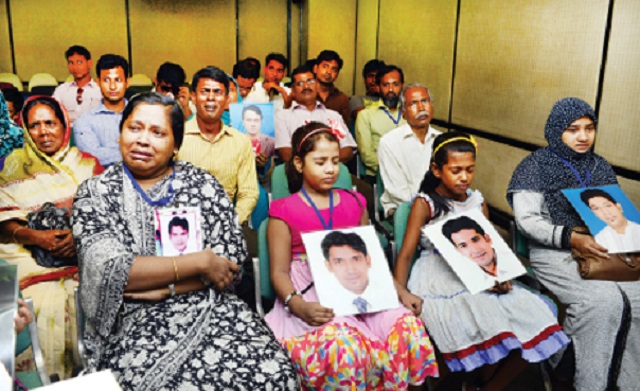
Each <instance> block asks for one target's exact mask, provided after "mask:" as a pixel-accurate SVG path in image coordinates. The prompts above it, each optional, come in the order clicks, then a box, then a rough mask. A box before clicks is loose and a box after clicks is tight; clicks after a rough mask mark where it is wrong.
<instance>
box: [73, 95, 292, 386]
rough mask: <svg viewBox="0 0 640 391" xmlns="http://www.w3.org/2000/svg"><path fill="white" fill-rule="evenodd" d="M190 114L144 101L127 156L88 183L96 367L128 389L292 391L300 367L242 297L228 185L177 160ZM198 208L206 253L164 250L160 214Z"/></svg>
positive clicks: (83, 250) (87, 298) (80, 227)
mask: <svg viewBox="0 0 640 391" xmlns="http://www.w3.org/2000/svg"><path fill="white" fill-rule="evenodd" d="M183 128H184V117H183V115H182V110H181V109H180V106H179V105H178V104H177V103H175V102H174V101H173V100H171V99H169V98H166V97H163V96H161V95H159V94H155V93H145V94H140V95H137V96H135V97H134V98H133V99H131V101H130V102H129V104H128V105H127V107H126V108H125V110H124V112H123V117H122V122H121V123H120V150H121V152H122V158H123V162H122V163H116V164H114V165H113V166H111V167H110V168H109V169H107V170H106V171H105V172H104V174H103V175H101V176H99V177H94V178H92V179H90V180H88V181H86V182H84V183H83V184H82V185H81V186H80V188H79V189H78V192H77V193H76V199H75V202H74V206H73V235H74V239H75V241H76V243H77V246H78V258H79V264H80V294H81V299H82V307H83V309H84V311H85V314H86V317H87V325H86V326H87V327H86V328H87V332H86V335H85V339H86V342H87V348H88V350H89V354H90V357H89V369H90V370H102V369H111V370H112V371H113V372H114V374H115V375H116V377H117V378H118V382H119V383H120V385H121V386H122V387H123V389H126V390H215V389H234V390H257V389H273V390H293V389H298V388H299V385H298V380H297V377H296V372H295V370H294V369H293V367H292V364H291V362H290V360H289V358H288V357H287V355H286V353H285V352H284V351H283V350H282V348H281V347H280V345H279V344H278V343H277V342H276V340H275V339H274V337H273V335H272V333H271V331H270V330H269V328H268V327H267V326H266V324H265V323H264V321H263V320H262V319H261V318H260V317H259V316H258V315H257V314H255V313H254V312H252V311H251V310H250V309H249V308H248V307H247V305H246V304H245V303H244V302H243V301H241V300H240V299H239V298H238V297H237V296H236V295H234V294H233V293H232V288H233V286H234V285H235V283H237V282H238V281H239V278H240V273H239V271H240V268H241V265H242V262H243V261H244V260H245V258H246V256H247V254H246V249H245V244H244V240H243V237H242V230H241V228H240V226H239V225H238V223H237V217H236V215H235V212H234V210H233V205H232V203H231V202H230V201H229V199H228V197H227V195H226V193H225V192H224V190H223V188H222V186H221V185H220V184H219V183H218V181H217V180H216V179H215V178H214V177H212V176H211V175H209V174H208V173H206V172H205V171H204V170H201V169H198V168H196V167H194V166H192V165H191V164H188V163H184V162H179V161H176V162H174V161H173V156H174V154H175V152H177V150H178V149H179V148H180V145H181V143H182V136H183ZM184 207H198V208H200V213H201V216H202V218H201V227H200V229H201V234H202V239H203V243H204V250H200V251H197V252H193V253H190V254H185V255H180V256H176V257H168V256H157V255H156V232H155V228H154V218H155V211H156V210H158V209H163V208H184Z"/></svg>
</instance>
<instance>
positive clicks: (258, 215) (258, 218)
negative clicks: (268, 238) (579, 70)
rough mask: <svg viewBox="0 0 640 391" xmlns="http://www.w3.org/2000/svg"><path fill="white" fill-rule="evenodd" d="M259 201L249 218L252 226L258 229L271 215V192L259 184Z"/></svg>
mask: <svg viewBox="0 0 640 391" xmlns="http://www.w3.org/2000/svg"><path fill="white" fill-rule="evenodd" d="M258 191H259V194H258V203H257V204H256V207H255V208H254V209H253V212H252V213H251V217H250V218H249V223H250V228H252V229H256V228H258V227H260V224H262V222H263V221H264V219H266V218H267V216H269V194H268V193H267V191H266V190H265V189H264V188H263V187H262V186H260V184H258Z"/></svg>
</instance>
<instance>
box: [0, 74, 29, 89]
mask: <svg viewBox="0 0 640 391" xmlns="http://www.w3.org/2000/svg"><path fill="white" fill-rule="evenodd" d="M0 82H4V83H11V84H13V86H14V87H16V88H17V89H18V91H20V92H22V91H23V90H24V89H23V88H22V81H20V78H19V77H18V75H16V74H15V73H0Z"/></svg>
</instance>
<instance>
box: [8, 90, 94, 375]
mask: <svg viewBox="0 0 640 391" xmlns="http://www.w3.org/2000/svg"><path fill="white" fill-rule="evenodd" d="M22 120H23V121H22V122H23V124H25V125H24V147H23V148H18V149H14V150H13V151H12V152H11V153H10V154H9V155H8V156H7V157H6V158H2V159H0V170H1V171H0V233H1V234H2V244H0V258H3V259H5V260H6V261H7V262H9V263H11V264H14V265H17V266H18V277H19V279H20V288H21V289H22V291H23V295H24V296H25V297H31V298H33V301H34V305H35V309H36V314H37V315H38V335H39V339H40V344H41V346H42V348H43V351H44V357H45V364H46V369H47V373H49V374H58V375H59V376H60V377H61V378H65V377H67V376H69V375H70V374H71V369H72V364H71V363H72V359H73V357H72V351H73V350H72V346H74V345H75V343H74V340H75V336H76V331H75V322H73V321H71V320H70V319H74V316H75V306H74V304H73V303H74V301H73V289H74V288H75V287H76V286H77V285H78V283H77V281H76V280H75V279H74V278H73V277H74V276H75V275H76V273H77V267H61V268H47V267H43V266H40V265H38V264H37V263H36V260H35V258H34V257H33V255H32V252H31V251H30V249H29V247H28V246H31V247H38V248H40V249H43V250H45V251H48V252H50V253H51V255H52V256H54V257H58V258H72V257H74V256H75V255H76V252H75V246H74V242H73V237H72V235H71V231H70V230H69V229H66V230H34V229H30V228H28V227H27V215H28V214H29V213H31V212H37V211H38V210H40V209H41V207H42V206H43V204H44V203H46V202H51V203H53V204H54V205H55V206H57V207H59V208H66V209H68V210H69V211H70V210H71V204H72V201H73V197H74V195H75V192H76V190H77V188H78V186H79V185H80V183H81V182H82V181H84V180H86V179H87V178H90V177H92V176H93V175H96V174H99V173H101V172H102V170H103V169H102V166H100V163H99V162H98V160H97V159H96V158H94V157H93V156H91V155H89V154H86V153H83V152H81V151H79V150H78V149H77V148H75V147H71V146H70V145H69V139H70V137H71V128H70V126H69V121H68V117H67V114H66V111H65V109H64V107H63V106H62V105H61V104H60V103H59V102H58V101H56V100H55V99H53V98H51V97H47V96H33V97H31V98H30V99H29V100H27V102H26V103H25V106H24V109H23V111H22ZM17 362H18V363H19V365H18V369H19V370H23V369H25V370H26V369H29V368H30V367H31V366H32V365H33V363H32V359H31V358H29V357H27V356H25V357H18V360H17Z"/></svg>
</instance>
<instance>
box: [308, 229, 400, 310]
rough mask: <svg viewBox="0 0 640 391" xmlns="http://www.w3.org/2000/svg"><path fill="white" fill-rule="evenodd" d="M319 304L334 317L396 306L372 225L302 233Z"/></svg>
mask: <svg viewBox="0 0 640 391" xmlns="http://www.w3.org/2000/svg"><path fill="white" fill-rule="evenodd" d="M302 241H303V242H304V246H305V249H306V251H307V257H308V261H309V266H310V267H311V274H312V275H313V282H314V284H315V288H316V292H317V293H318V299H319V300H320V304H322V305H323V306H325V307H328V308H332V309H333V312H334V314H335V315H336V316H344V315H354V314H363V313H369V312H378V311H382V310H386V309H390V308H397V307H399V306H400V302H399V301H398V293H397V291H396V289H395V286H394V285H393V278H392V277H391V272H390V271H389V265H388V263H387V259H386V257H385V255H384V252H383V251H382V247H381V246H380V242H379V241H378V237H377V235H376V233H375V230H374V229H373V227H372V226H365V227H356V228H350V229H340V230H333V231H318V232H311V233H304V234H302Z"/></svg>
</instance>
